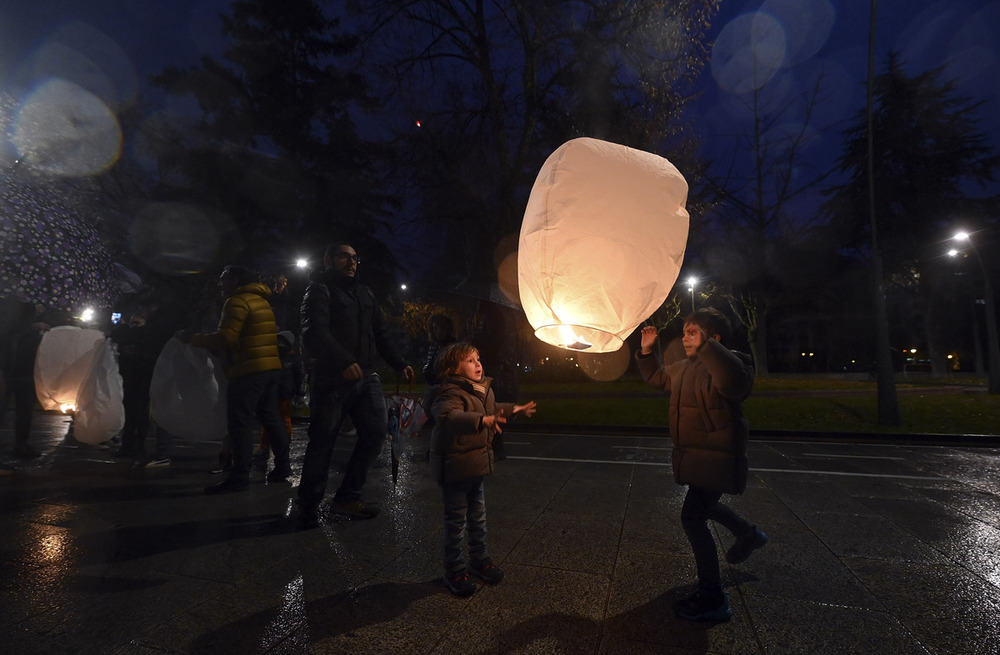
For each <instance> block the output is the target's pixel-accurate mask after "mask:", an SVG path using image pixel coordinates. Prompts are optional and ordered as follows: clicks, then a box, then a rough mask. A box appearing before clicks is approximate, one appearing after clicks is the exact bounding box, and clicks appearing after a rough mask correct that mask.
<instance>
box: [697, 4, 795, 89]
mask: <svg viewBox="0 0 1000 655" xmlns="http://www.w3.org/2000/svg"><path fill="white" fill-rule="evenodd" d="M784 59H785V30H784V29H783V28H782V26H781V23H779V22H778V21H777V20H776V19H775V18H774V17H772V16H771V15H769V14H766V13H763V12H756V13H751V14H742V15H740V16H737V17H736V18H735V19H733V20H732V21H731V22H730V23H729V24H728V25H726V26H725V27H724V28H723V29H722V32H721V33H720V34H719V38H718V39H716V41H715V45H714V46H713V47H712V77H714V78H715V81H716V82H717V83H718V84H719V86H720V87H722V88H723V89H725V90H726V91H728V92H729V93H733V94H737V95H739V94H744V93H749V92H750V91H753V90H754V89H759V88H761V87H763V86H764V85H765V84H767V83H768V81H770V79H771V78H772V77H773V76H774V74H775V73H776V72H778V70H779V69H780V68H781V66H782V63H783V62H784Z"/></svg>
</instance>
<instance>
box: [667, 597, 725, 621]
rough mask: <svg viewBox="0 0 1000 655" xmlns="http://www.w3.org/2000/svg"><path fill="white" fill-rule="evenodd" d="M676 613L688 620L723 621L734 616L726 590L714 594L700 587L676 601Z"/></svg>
mask: <svg viewBox="0 0 1000 655" xmlns="http://www.w3.org/2000/svg"><path fill="white" fill-rule="evenodd" d="M674 614H676V615H677V616H679V617H680V618H682V619H684V620H686V621H696V622H698V623H722V622H724V621H728V620H729V619H731V618H732V617H733V608H732V607H731V606H730V605H729V594H727V593H726V592H724V591H722V592H719V593H715V594H713V593H709V592H706V591H703V590H701V589H699V590H698V591H696V592H695V593H693V594H691V595H690V596H688V597H687V598H682V599H681V600H679V601H677V602H676V603H674Z"/></svg>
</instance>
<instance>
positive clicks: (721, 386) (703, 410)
mask: <svg viewBox="0 0 1000 655" xmlns="http://www.w3.org/2000/svg"><path fill="white" fill-rule="evenodd" d="M729 330H730V327H729V320H728V319H727V318H726V317H725V316H724V315H723V314H722V313H721V312H719V311H718V310H716V309H713V308H705V309H699V310H697V311H695V312H694V313H692V314H691V315H690V316H688V317H687V318H686V319H685V321H684V336H683V338H682V343H683V345H684V353H685V354H686V355H687V358H685V359H683V360H681V361H678V362H674V363H671V364H666V365H660V364H659V362H657V360H656V358H655V357H653V356H652V353H653V345H654V344H655V343H656V337H657V331H656V328H655V327H652V326H648V327H644V328H643V329H642V338H641V350H640V352H637V353H636V362H637V363H638V366H639V371H640V373H641V374H642V377H643V379H645V380H646V382H648V383H649V384H651V385H653V386H655V387H658V388H660V389H663V390H664V391H666V392H668V393H669V394H670V435H671V438H672V439H673V454H672V460H673V472H674V480H675V481H676V482H677V484H685V485H688V491H687V495H686V496H685V498H684V505H683V507H682V509H681V524H682V525H683V526H684V532H685V534H687V537H688V541H689V542H690V543H691V549H692V550H693V551H694V557H695V563H696V565H697V570H698V590H697V591H696V592H695V593H694V594H692V595H691V596H689V597H687V598H684V599H682V600H680V601H678V602H677V603H676V604H675V605H674V612H675V613H676V614H677V616H679V617H681V618H683V619H687V620H690V621H727V620H729V618H730V617H731V616H732V613H733V611H732V608H731V607H730V605H729V599H728V597H727V594H726V592H724V591H723V589H722V583H721V576H720V574H719V556H718V553H717V551H716V546H715V540H714V539H713V538H712V533H711V531H710V530H709V527H708V520H709V519H711V520H713V521H715V522H717V523H721V524H722V525H723V526H725V527H726V528H727V529H728V530H729V531H730V532H732V533H733V534H734V535H735V536H736V543H735V544H734V545H733V547H732V548H730V549H729V551H728V552H727V553H726V560H727V561H728V562H729V563H731V564H737V563H739V562H742V561H744V560H745V559H746V558H747V557H749V556H750V554H751V553H752V552H753V551H754V550H756V549H757V548H760V547H761V546H763V545H764V544H765V543H766V542H767V535H766V534H764V533H763V532H761V531H760V530H758V529H757V527H756V526H755V525H753V524H751V523H749V522H747V521H746V520H745V519H743V518H741V517H739V516H738V515H737V514H736V513H735V512H733V511H732V510H731V509H730V508H729V507H728V506H726V505H724V504H723V503H721V502H719V501H720V499H721V498H722V494H724V493H728V494H740V493H743V491H744V490H745V489H746V484H747V471H748V469H749V465H748V462H747V438H748V435H749V427H748V424H747V421H746V419H745V418H744V417H743V409H742V402H743V401H744V400H745V399H746V398H747V397H748V396H749V395H750V391H751V390H752V388H753V380H754V370H753V366H752V363H751V360H750V357H749V356H748V355H745V354H743V353H737V352H735V351H732V350H729V349H728V348H726V347H725V346H723V345H722V342H723V339H728V338H729Z"/></svg>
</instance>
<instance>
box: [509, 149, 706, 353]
mask: <svg viewBox="0 0 1000 655" xmlns="http://www.w3.org/2000/svg"><path fill="white" fill-rule="evenodd" d="M687 190H688V185H687V182H686V181H685V180H684V177H683V176H682V175H681V174H680V172H679V171H678V170H677V168H676V167H675V166H674V165H673V164H671V163H670V162H669V161H667V160H666V159H664V158H663V157H659V156H657V155H654V154H651V153H648V152H643V151H641V150H635V149H633V148H628V147H626V146H622V145H618V144H614V143H608V142H606V141H600V140H598V139H591V138H580V139H574V140H572V141H569V142H567V143H565V144H563V145H562V146H560V147H559V148H558V149H557V150H556V151H555V152H553V153H552V154H551V155H550V156H549V158H548V159H547V160H546V161H545V164H544V165H543V166H542V169H541V171H540V172H539V173H538V177H537V179H536V180H535V184H534V186H533V187H532V189H531V196H530V197H529V199H528V205H527V208H526V210H525V215H524V222H523V223H522V225H521V236H520V241H519V244H518V288H519V292H520V299H521V307H522V308H523V309H524V313H525V316H526V317H527V319H528V322H529V323H530V324H531V326H532V327H533V328H534V330H535V336H536V337H538V338H539V339H541V340H542V341H544V342H546V343H549V344H553V345H556V346H559V347H561V348H567V349H572V350H579V351H585V352H588V353H604V352H614V351H616V350H618V349H619V348H621V346H622V344H623V343H624V340H625V338H626V337H628V335H629V334H631V333H632V332H633V331H634V330H635V328H636V327H638V326H639V324H640V323H642V321H644V320H646V319H647V318H649V316H651V315H652V314H653V312H654V311H656V309H657V308H658V307H659V306H660V305H662V304H663V301H664V300H666V298H667V296H668V295H669V294H670V290H671V289H672V288H673V285H674V282H676V280H677V275H678V274H679V273H680V268H681V264H682V263H683V260H684V249H685V246H686V244H687V235H688V223H689V217H688V213H687V210H686V209H685V202H686V200H687Z"/></svg>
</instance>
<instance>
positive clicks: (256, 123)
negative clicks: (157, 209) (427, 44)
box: [154, 0, 395, 282]
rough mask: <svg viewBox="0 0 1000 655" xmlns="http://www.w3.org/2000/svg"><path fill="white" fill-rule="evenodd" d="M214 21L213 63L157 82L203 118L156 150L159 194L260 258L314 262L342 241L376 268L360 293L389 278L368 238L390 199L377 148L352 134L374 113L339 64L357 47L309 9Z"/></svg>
mask: <svg viewBox="0 0 1000 655" xmlns="http://www.w3.org/2000/svg"><path fill="white" fill-rule="evenodd" d="M222 22H223V35H224V36H225V37H226V38H227V39H229V46H228V48H227V49H226V50H225V52H224V55H223V57H222V59H221V60H219V59H216V58H214V57H211V56H205V57H203V58H202V60H201V62H200V64H199V65H197V66H194V67H191V68H187V69H177V68H170V69H167V70H165V71H163V72H162V73H161V74H159V75H157V76H155V78H154V81H155V83H156V84H158V85H160V86H161V87H163V88H165V89H167V90H168V91H169V92H170V93H172V94H177V95H190V96H192V97H194V99H195V100H196V101H197V102H198V106H199V108H200V110H201V114H200V115H199V116H198V117H197V120H196V122H195V124H194V125H193V126H185V129H184V130H183V131H181V130H176V129H175V130H174V131H173V132H172V134H171V135H170V136H171V137H172V138H168V139H166V142H165V143H163V144H161V148H162V150H161V180H162V181H163V185H164V186H165V187H167V188H165V189H162V190H161V193H162V194H165V195H171V194H177V195H184V194H190V193H192V192H193V193H195V194H196V195H197V196H198V197H199V198H200V199H202V200H203V201H205V202H207V203H208V204H210V205H213V206H215V207H217V208H220V209H222V210H223V211H225V212H228V213H229V214H230V215H231V216H232V217H233V218H234V219H235V220H236V221H237V222H238V224H239V226H240V229H241V231H242V232H243V235H244V240H245V241H246V242H247V244H248V246H249V247H250V248H252V249H254V248H255V249H256V250H257V251H258V252H262V251H263V252H266V251H271V252H273V251H275V249H276V246H277V247H281V246H284V247H285V248H288V249H289V251H290V250H291V248H293V247H299V248H303V249H305V250H306V251H307V252H313V253H314V254H318V253H319V251H320V248H321V246H322V245H323V244H325V243H326V242H328V241H329V240H331V239H333V238H345V239H349V240H351V241H353V242H354V243H355V245H356V246H357V247H358V249H359V250H360V251H361V252H364V253H365V254H366V255H367V259H368V262H369V263H371V264H376V263H378V264H382V265H383V268H382V270H380V271H377V272H376V271H373V270H372V269H371V268H369V267H368V266H366V275H367V276H368V278H367V279H368V280H369V282H371V281H372V279H371V275H372V274H373V273H375V274H380V275H382V276H383V277H384V276H387V275H388V274H389V269H390V268H391V267H393V266H395V262H394V259H393V257H392V255H391V253H389V252H388V250H387V249H386V248H385V247H384V246H383V245H382V244H381V243H380V242H379V241H378V239H377V238H376V233H377V230H378V228H379V226H380V221H381V220H382V218H383V216H384V213H383V212H384V210H385V209H386V207H388V206H389V205H391V199H390V198H389V197H388V196H387V195H386V194H384V193H383V192H381V191H380V187H379V185H378V184H377V181H376V180H375V175H376V174H375V165H374V163H373V159H374V158H375V157H376V156H377V147H376V146H375V145H374V144H372V143H371V142H369V141H366V140H365V139H364V138H363V137H362V136H361V135H360V134H359V130H358V127H357V126H356V124H355V116H357V115H364V114H363V113H359V112H365V111H370V110H372V109H373V108H374V107H375V106H376V103H375V101H374V100H373V99H372V98H371V97H370V96H369V94H368V92H367V89H366V84H365V81H364V78H363V77H362V75H361V74H360V73H359V72H358V71H357V70H353V69H351V68H349V67H347V66H346V65H345V64H344V63H343V58H344V57H346V56H347V55H349V54H350V53H351V52H352V51H353V50H354V49H355V47H356V45H357V41H356V38H355V37H354V36H352V35H350V34H346V33H344V32H342V31H340V20H339V18H332V17H330V16H328V15H327V14H326V13H324V10H323V8H322V7H321V5H320V4H319V3H318V2H316V1H315V0H283V1H282V2H269V1H268V0H236V1H234V2H233V4H232V13H231V14H230V15H227V16H223V17H222Z"/></svg>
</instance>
